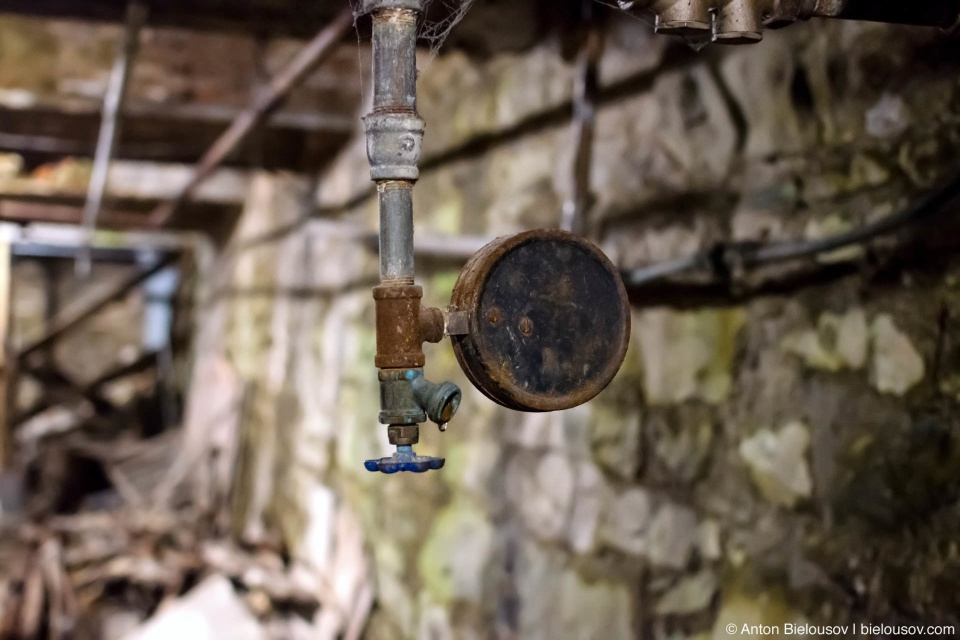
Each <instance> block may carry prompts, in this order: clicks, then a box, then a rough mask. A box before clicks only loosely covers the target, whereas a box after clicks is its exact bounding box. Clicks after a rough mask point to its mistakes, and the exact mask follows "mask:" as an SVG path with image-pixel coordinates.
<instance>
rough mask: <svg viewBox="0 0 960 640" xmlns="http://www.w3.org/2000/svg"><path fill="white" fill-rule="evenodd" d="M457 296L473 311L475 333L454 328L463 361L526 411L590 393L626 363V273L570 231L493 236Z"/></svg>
mask: <svg viewBox="0 0 960 640" xmlns="http://www.w3.org/2000/svg"><path fill="white" fill-rule="evenodd" d="M452 305H453V307H454V308H455V309H456V310H457V311H463V312H466V313H467V314H468V317H469V333H468V334H466V335H462V336H453V345H454V351H455V353H456V355H457V360H458V361H459V362H460V366H461V367H462V368H463V370H464V372H465V373H466V374H467V377H468V378H470V381H471V382H473V384H474V385H475V386H476V387H477V388H478V389H480V390H481V391H482V392H483V393H484V394H485V395H486V396H487V397H488V398H490V399H491V400H493V401H495V402H497V403H499V404H502V405H504V406H506V407H509V408H511V409H516V410H519V411H557V410H559V409H569V408H570V407H575V406H577V405H579V404H583V403H584V402H586V401H587V400H590V399H591V398H593V397H594V396H596V395H597V394H598V393H600V391H602V390H603V388H604V387H606V386H607V384H608V383H609V382H610V380H612V379H613V376H614V375H616V373H617V371H618V370H619V369H620V365H621V364H622V363H623V358H624V356H625V355H626V352H627V344H628V342H629V339H630V310H629V306H628V304H627V294H626V291H625V289H624V287H623V282H622V280H621V278H620V274H619V273H618V272H617V271H616V269H615V268H614V267H613V265H612V264H611V263H610V261H609V260H608V259H607V258H606V256H604V255H603V253H602V252H601V251H600V250H599V249H597V248H596V247H595V246H594V245H592V244H591V243H589V242H588V241H586V240H584V239H583V238H580V237H578V236H576V235H573V234H571V233H567V232H565V231H555V230H536V231H527V232H524V233H521V234H519V235H516V236H509V237H504V238H498V239H497V240H494V241H493V242H491V243H490V244H488V245H487V246H486V247H484V248H483V249H481V250H480V251H479V252H477V254H476V255H474V256H473V257H472V258H471V259H470V260H469V261H468V262H467V265H466V266H465V267H464V269H463V271H462V272H461V274H460V278H459V279H458V280H457V284H456V286H455V287H454V291H453V298H452Z"/></svg>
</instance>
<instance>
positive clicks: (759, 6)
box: [620, 0, 960, 44]
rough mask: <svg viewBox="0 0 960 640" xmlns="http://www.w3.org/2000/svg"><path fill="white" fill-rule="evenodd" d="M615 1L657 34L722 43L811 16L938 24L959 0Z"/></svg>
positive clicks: (953, 19) (954, 12)
mask: <svg viewBox="0 0 960 640" xmlns="http://www.w3.org/2000/svg"><path fill="white" fill-rule="evenodd" d="M620 5H621V6H622V7H624V8H626V9H629V10H631V11H633V12H635V13H637V14H638V15H640V16H641V17H644V18H646V19H647V20H649V21H650V22H652V23H653V25H654V28H655V29H656V31H657V32H658V33H666V34H669V35H678V36H684V37H691V38H702V39H704V40H706V39H712V40H713V41H714V42H718V43H722V44H751V43H754V42H759V41H760V40H761V39H762V38H763V29H764V28H765V27H770V28H777V27H783V26H786V25H788V24H792V23H793V22H796V21H797V20H807V19H810V18H840V19H847V20H866V21H873V22H889V23H897V24H911V25H920V26H930V27H940V28H943V29H949V28H952V27H955V26H956V25H957V24H958V23H960V0H916V1H914V2H903V0H634V1H632V2H629V1H628V2H621V3H620Z"/></svg>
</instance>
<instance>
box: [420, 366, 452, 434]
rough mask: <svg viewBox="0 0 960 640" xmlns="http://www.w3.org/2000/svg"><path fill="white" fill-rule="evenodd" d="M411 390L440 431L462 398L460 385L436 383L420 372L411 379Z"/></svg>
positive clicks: (443, 428) (444, 429) (444, 427)
mask: <svg viewBox="0 0 960 640" xmlns="http://www.w3.org/2000/svg"><path fill="white" fill-rule="evenodd" d="M413 392H414V393H415V394H416V396H417V402H418V403H419V404H420V406H421V407H422V408H423V410H424V411H426V413H427V417H428V418H430V420H432V421H433V422H435V423H436V424H437V425H438V426H439V427H440V430H441V431H446V424H447V423H448V422H450V420H451V419H452V418H453V416H454V415H455V414H456V413H457V409H459V408H460V400H461V399H462V398H463V394H462V393H461V391H460V387H458V386H457V385H455V384H453V383H452V382H441V383H440V384H436V383H434V382H430V381H429V380H427V379H426V378H424V377H423V374H421V375H419V376H417V377H416V378H414V380H413Z"/></svg>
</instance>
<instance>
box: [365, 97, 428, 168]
mask: <svg viewBox="0 0 960 640" xmlns="http://www.w3.org/2000/svg"><path fill="white" fill-rule="evenodd" d="M363 125H364V130H365V131H366V134H367V158H368V159H369V160H370V177H371V178H372V179H373V180H377V181H379V180H409V181H415V180H417V179H418V178H419V177H420V169H419V168H418V166H417V165H418V164H419V163H420V155H421V151H422V149H423V134H424V131H425V130H426V124H425V123H424V121H423V118H421V117H420V116H418V115H417V114H416V113H384V112H377V111H374V112H373V113H371V114H369V115H367V116H366V117H364V119H363Z"/></svg>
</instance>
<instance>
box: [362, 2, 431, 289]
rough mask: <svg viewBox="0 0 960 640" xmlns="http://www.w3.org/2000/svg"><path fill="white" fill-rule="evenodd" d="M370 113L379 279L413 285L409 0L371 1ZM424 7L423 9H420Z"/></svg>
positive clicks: (413, 35) (417, 129)
mask: <svg viewBox="0 0 960 640" xmlns="http://www.w3.org/2000/svg"><path fill="white" fill-rule="evenodd" d="M371 4H373V5H374V6H373V7H372V9H373V37H372V40H373V111H371V113H370V114H369V115H368V116H367V117H366V118H365V119H364V121H365V124H366V130H367V152H368V155H369V157H370V176H371V178H373V180H375V181H376V182H377V191H378V194H379V206H380V280H381V282H382V283H383V284H386V285H394V284H395V285H407V284H413V185H414V182H416V180H417V178H418V177H419V169H418V167H417V164H418V162H419V161H420V147H421V141H422V139H423V130H424V125H423V120H421V119H420V116H419V115H417V19H418V16H419V15H420V14H419V11H418V10H417V8H416V4H417V3H415V2H413V3H412V2H410V1H409V0H379V1H377V0H374V2H372V3H371ZM421 9H422V7H421Z"/></svg>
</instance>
